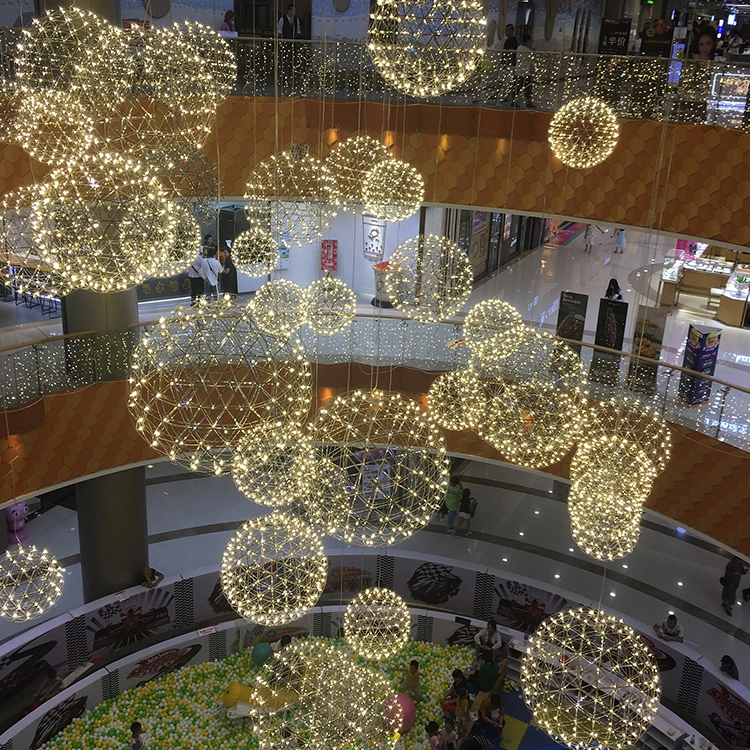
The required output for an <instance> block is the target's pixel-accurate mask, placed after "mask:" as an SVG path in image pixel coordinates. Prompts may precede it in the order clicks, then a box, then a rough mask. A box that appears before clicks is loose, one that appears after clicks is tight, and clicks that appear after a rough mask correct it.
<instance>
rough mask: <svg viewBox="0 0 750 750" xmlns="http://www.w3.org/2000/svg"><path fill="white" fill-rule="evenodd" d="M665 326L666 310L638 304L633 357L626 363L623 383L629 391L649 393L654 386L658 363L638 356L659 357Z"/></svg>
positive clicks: (652, 390)
mask: <svg viewBox="0 0 750 750" xmlns="http://www.w3.org/2000/svg"><path fill="white" fill-rule="evenodd" d="M666 326H667V311H666V310H660V309H658V308H656V307H647V306H646V305H638V314H637V316H636V319H635V330H634V331H633V354H635V355H636V357H635V358H633V359H631V360H630V364H629V365H628V376H627V378H626V380H625V385H626V386H627V387H628V388H630V390H631V391H638V392H639V393H646V394H651V393H653V392H654V389H655V388H656V376H657V375H658V374H659V367H658V365H652V364H650V363H648V362H641V361H640V360H639V359H638V357H646V358H647V359H657V360H658V359H659V358H660V357H661V348H662V345H663V343H664V329H665V328H666Z"/></svg>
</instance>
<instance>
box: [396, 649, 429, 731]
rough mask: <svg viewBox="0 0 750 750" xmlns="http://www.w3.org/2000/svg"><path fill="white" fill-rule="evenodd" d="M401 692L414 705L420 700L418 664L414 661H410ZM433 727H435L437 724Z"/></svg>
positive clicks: (420, 689)
mask: <svg viewBox="0 0 750 750" xmlns="http://www.w3.org/2000/svg"><path fill="white" fill-rule="evenodd" d="M401 692H402V693H406V694H407V695H408V696H409V697H410V698H411V699H412V700H413V701H414V702H415V703H419V701H421V700H422V688H420V687H419V662H418V661H417V660H416V659H412V660H411V663H410V664H409V669H407V670H406V678H405V679H404V681H403V683H402V684H401ZM431 723H432V722H431ZM435 726H436V727H437V724H435Z"/></svg>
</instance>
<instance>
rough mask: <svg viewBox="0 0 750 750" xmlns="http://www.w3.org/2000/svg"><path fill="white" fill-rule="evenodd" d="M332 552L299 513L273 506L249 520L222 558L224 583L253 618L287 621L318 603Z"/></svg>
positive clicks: (226, 592)
mask: <svg viewBox="0 0 750 750" xmlns="http://www.w3.org/2000/svg"><path fill="white" fill-rule="evenodd" d="M327 576H328V558H327V557H326V553H325V549H324V548H323V543H322V542H321V541H320V537H319V536H318V535H317V534H316V533H315V532H314V531H313V530H312V529H311V528H310V527H309V526H307V525H306V524H304V523H303V522H302V521H300V519H298V518H293V517H290V516H288V515H285V514H284V513H279V512H278V511H277V512H274V513H271V514H270V515H267V516H261V517H260V518H252V519H250V520H249V521H246V522H245V523H244V524H242V526H240V528H239V529H238V530H237V531H236V532H235V534H234V536H233V537H232V538H231V539H230V540H229V544H227V546H226V549H225V550H224V555H223V557H222V559H221V588H222V591H223V592H224V596H226V598H227V601H228V602H229V603H230V604H231V605H232V608H233V609H234V610H235V611H236V612H237V614H239V615H240V616H242V617H244V618H245V619H247V620H250V621H251V622H255V623H259V624H261V625H271V626H273V625H283V624H285V623H287V622H291V621H292V620H296V619H297V618H298V617H302V615H304V614H305V613H306V612H307V611H308V610H309V609H310V608H311V607H313V606H315V604H316V603H317V601H318V599H319V598H320V595H321V594H322V593H323V589H324V588H325V585H326V578H327Z"/></svg>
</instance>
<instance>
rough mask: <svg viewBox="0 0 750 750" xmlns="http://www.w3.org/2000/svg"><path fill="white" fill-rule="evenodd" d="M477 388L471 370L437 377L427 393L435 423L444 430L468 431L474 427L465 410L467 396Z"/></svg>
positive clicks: (474, 375)
mask: <svg viewBox="0 0 750 750" xmlns="http://www.w3.org/2000/svg"><path fill="white" fill-rule="evenodd" d="M478 386H479V383H478V382H477V378H476V374H475V373H474V371H473V370H470V369H463V370H452V371H451V372H444V373H443V374H442V375H438V376H437V377H436V378H435V380H433V381H432V383H431V384H430V388H429V390H428V391H427V404H428V406H429V407H430V414H432V416H433V418H434V419H435V421H436V422H437V423H438V424H439V425H440V426H441V427H443V428H444V429H446V430H468V429H470V428H471V427H473V426H474V423H473V422H472V413H471V411H470V410H469V409H467V408H466V407H467V394H471V393H473V392H474V391H475V390H476V389H477V388H478Z"/></svg>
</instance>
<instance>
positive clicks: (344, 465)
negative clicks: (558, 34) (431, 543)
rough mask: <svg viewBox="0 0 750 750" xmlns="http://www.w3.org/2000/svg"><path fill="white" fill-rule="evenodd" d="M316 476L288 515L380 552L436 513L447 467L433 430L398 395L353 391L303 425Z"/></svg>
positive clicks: (429, 421)
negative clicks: (311, 446) (293, 513)
mask: <svg viewBox="0 0 750 750" xmlns="http://www.w3.org/2000/svg"><path fill="white" fill-rule="evenodd" d="M308 439H309V440H310V442H311V443H312V445H313V446H314V450H313V453H312V457H313V459H314V464H315V476H313V478H312V482H311V485H312V486H311V491H310V494H309V496H308V498H307V499H306V501H305V502H302V503H299V504H297V505H296V506H294V510H295V512H297V513H299V514H300V515H301V516H302V517H303V518H306V519H309V521H310V523H312V524H313V525H314V526H315V527H316V528H318V529H319V530H320V531H321V533H326V534H329V535H331V536H333V537H335V538H337V539H343V540H344V541H346V542H356V543H358V544H362V545H365V546H368V547H386V546H389V545H391V544H396V543H397V542H400V541H402V540H404V539H407V538H409V537H410V536H411V535H412V534H413V533H414V532H415V531H418V530H419V529H421V528H424V526H426V525H427V524H428V523H429V521H430V518H431V517H432V515H433V514H434V513H435V512H436V511H437V510H438V508H439V507H440V503H441V502H442V499H443V492H444V486H445V482H446V481H447V478H448V459H447V457H446V452H445V441H444V440H443V436H442V435H441V433H440V429H439V428H438V426H437V425H436V424H435V422H434V421H433V420H432V419H431V417H430V416H429V415H428V414H425V413H423V412H422V410H421V409H420V407H419V405H418V404H417V403H416V402H413V401H407V400H406V399H404V398H402V397H401V396H400V395H399V394H398V393H393V392H390V393H389V392H382V391H353V392H350V393H347V394H343V395H341V396H338V397H337V398H336V399H335V401H334V402H333V404H332V405H331V406H330V407H327V408H325V409H321V410H320V411H319V412H318V414H317V416H316V417H315V419H314V420H313V422H312V423H311V425H310V429H309V434H308Z"/></svg>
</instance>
